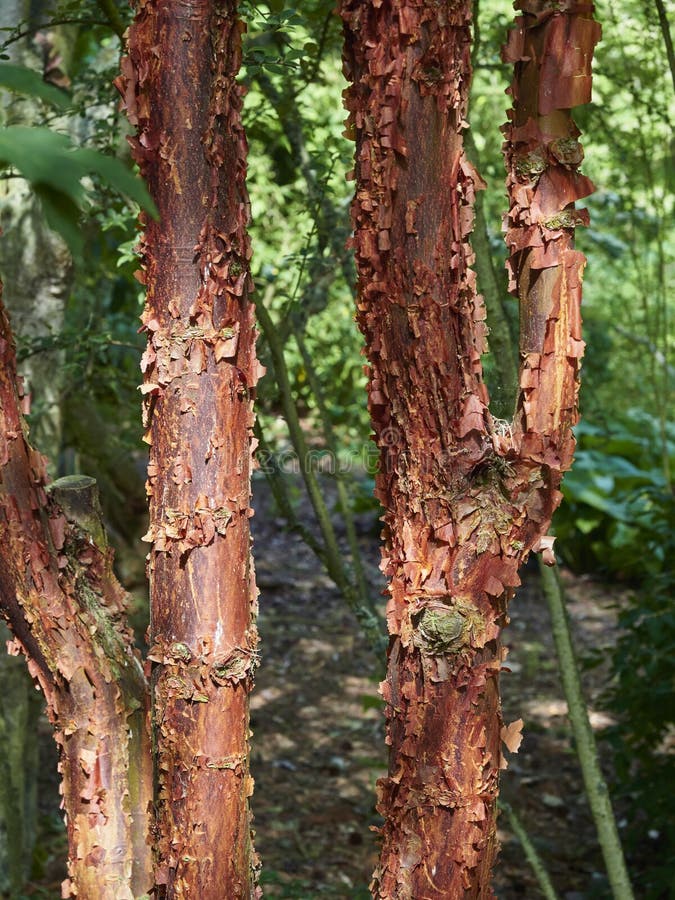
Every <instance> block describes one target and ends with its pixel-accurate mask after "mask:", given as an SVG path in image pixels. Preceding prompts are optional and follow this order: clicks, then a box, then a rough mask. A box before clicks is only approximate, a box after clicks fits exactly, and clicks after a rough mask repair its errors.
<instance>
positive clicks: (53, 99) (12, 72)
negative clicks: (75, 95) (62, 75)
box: [0, 62, 71, 110]
mask: <svg viewBox="0 0 675 900" xmlns="http://www.w3.org/2000/svg"><path fill="white" fill-rule="evenodd" d="M0 87H3V88H6V89H7V90H10V91H14V92H15V93H18V94H25V95H27V96H29V97H37V98H39V99H40V100H44V101H45V102H46V103H51V104H52V105H53V106H55V107H56V108H57V109H61V110H65V109H68V107H69V106H70V103H71V101H70V97H69V96H68V94H66V93H65V92H64V91H61V90H59V88H57V87H54V85H53V84H47V82H46V81H44V79H43V78H41V77H40V75H39V73H38V72H35V71H34V70H33V69H29V68H27V67H26V66H15V65H13V64H12V63H7V62H0Z"/></svg>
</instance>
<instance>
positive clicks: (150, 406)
mask: <svg viewBox="0 0 675 900" xmlns="http://www.w3.org/2000/svg"><path fill="white" fill-rule="evenodd" d="M241 31H242V25H241V23H240V22H239V20H238V18H237V4H236V2H229V0H199V2H194V3H191V4H181V3H172V2H170V0H148V2H141V3H139V4H138V11H137V15H136V19H135V22H134V24H133V26H132V27H131V29H130V31H129V37H128V51H129V56H128V58H127V59H126V60H124V61H123V64H122V72H123V77H122V78H121V79H120V80H119V82H118V87H119V89H120V91H121V93H122V95H123V98H124V101H123V102H124V105H125V107H126V110H127V114H128V116H129V120H130V121H131V123H132V124H133V125H135V126H136V129H137V137H135V138H134V139H132V141H131V143H132V149H133V153H134V157H135V159H136V160H137V162H138V163H139V165H140V167H141V171H142V173H143V175H144V176H145V178H146V180H147V183H148V186H149V189H150V192H151V194H152V197H153V199H154V201H155V203H156V205H157V208H158V210H159V213H160V220H159V221H158V222H148V223H146V229H145V233H144V237H143V241H142V259H143V270H142V273H141V275H140V277H141V280H142V281H143V282H144V283H145V284H146V285H147V302H146V307H145V311H144V313H143V316H142V322H143V330H144V331H145V332H146V333H147V335H148V345H147V349H146V351H145V354H144V356H143V360H142V368H143V371H144V383H143V385H142V387H141V391H142V393H143V395H144V420H145V425H146V428H147V433H146V440H147V442H148V443H149V445H150V460H149V464H148V482H147V489H148V496H149V500H150V528H149V531H148V534H147V535H146V540H147V541H149V542H150V544H151V549H150V555H149V558H148V559H149V563H148V570H149V576H150V590H151V601H150V605H151V626H150V643H151V650H150V653H149V660H150V662H151V663H152V685H153V692H154V700H153V703H154V733H155V741H156V761H155V769H156V773H157V775H156V777H157V792H156V813H157V818H156V826H155V832H156V833H155V853H156V867H155V872H156V874H155V879H156V883H157V888H158V891H159V896H163V897H199V898H201V900H209V898H214V900H222V898H223V897H228V898H236V897H247V898H248V897H252V896H258V894H259V891H258V889H257V888H256V866H257V861H256V858H255V855H254V853H253V850H252V845H251V837H250V825H251V822H250V812H249V805H248V798H249V796H250V794H251V792H252V789H253V780H252V778H251V776H250V774H249V766H248V728H249V726H248V702H249V691H250V688H251V686H252V680H253V671H254V668H255V666H256V663H257V659H258V650H257V644H258V636H257V631H256V628H255V621H254V619H255V613H256V606H257V590H256V587H255V578H254V573H253V566H252V562H251V556H250V534H249V517H250V516H251V514H252V512H251V509H250V506H249V501H250V472H251V466H252V450H253V440H252V436H251V435H252V432H251V429H252V425H253V410H252V403H253V396H254V392H255V386H256V383H257V381H258V377H259V375H260V374H261V367H260V366H259V364H258V362H257V360H256V355H255V327H254V313H253V307H252V305H251V303H250V302H249V298H248V295H249V292H250V290H251V287H252V281H251V276H250V272H249V259H250V255H251V250H250V243H249V238H248V236H247V233H246V226H247V224H248V219H249V204H248V197H247V193H246V187H245V174H246V152H247V147H246V140H245V137H244V132H243V128H242V125H241V118H240V109H241V95H242V90H241V88H240V87H239V86H238V85H237V84H236V82H235V77H236V75H237V72H238V69H239V66H240V62H241V41H240V38H241Z"/></svg>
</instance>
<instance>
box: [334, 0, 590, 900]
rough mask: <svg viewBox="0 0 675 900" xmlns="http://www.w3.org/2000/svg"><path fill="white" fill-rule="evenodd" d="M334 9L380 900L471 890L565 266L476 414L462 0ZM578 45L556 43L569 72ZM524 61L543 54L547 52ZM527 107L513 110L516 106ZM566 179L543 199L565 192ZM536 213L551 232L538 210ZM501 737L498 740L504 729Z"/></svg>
mask: <svg viewBox="0 0 675 900" xmlns="http://www.w3.org/2000/svg"><path fill="white" fill-rule="evenodd" d="M557 9H558V7H556V10H557ZM340 12H341V15H342V17H343V19H344V21H345V68H346V74H347V77H348V78H349V79H350V81H351V82H352V84H351V87H350V88H349V90H348V91H347V93H346V105H347V108H348V110H349V112H350V116H349V120H348V134H350V135H351V136H352V137H354V138H355V140H356V166H355V178H356V195H355V199H354V203H353V207H352V215H353V219H354V225H355V237H354V243H355V250H356V261H357V267H358V275H359V284H358V321H359V324H360V327H361V329H362V331H363V333H364V335H365V338H366V353H367V356H368V361H369V376H370V379H369V407H370V413H371V418H372V422H373V427H374V431H375V436H376V439H377V442H378V445H379V448H380V472H379V474H378V477H377V489H376V492H377V495H378V497H379V499H380V500H381V502H382V504H383V506H384V507H385V532H384V536H385V547H384V551H383V562H382V568H383V571H384V572H385V574H386V575H387V577H388V579H389V594H390V597H389V602H388V606H387V619H388V625H389V631H390V634H391V643H390V652H389V667H388V676H387V680H386V682H384V683H383V694H384V697H385V699H386V701H387V742H388V744H389V745H390V759H389V774H388V776H387V777H386V778H384V779H383V780H382V781H381V782H380V784H379V802H378V809H379V811H380V812H381V813H382V815H383V816H384V818H385V823H384V826H383V828H382V852H381V857H380V863H379V866H378V868H377V870H376V872H375V876H374V881H373V885H372V889H373V894H374V896H375V897H378V898H415V900H420V898H425V900H427V898H439V900H440V898H458V897H481V898H484V897H490V896H492V891H491V888H490V873H491V868H492V864H493V860H494V856H495V852H496V848H497V841H496V826H495V816H496V808H495V807H496V797H497V790H498V773H499V768H500V766H503V764H504V763H503V760H502V755H501V751H500V736H501V733H502V722H501V714H500V705H499V689H498V676H499V671H500V668H501V665H502V661H503V658H504V653H503V651H502V649H501V648H500V644H499V640H500V631H501V628H502V626H503V625H504V624H506V621H507V617H506V605H507V601H508V599H509V598H510V596H511V595H512V593H513V589H514V588H515V587H516V586H517V585H518V584H519V577H518V568H519V566H520V565H521V564H522V562H523V561H524V560H525V558H526V557H527V555H528V553H529V552H530V550H532V549H539V548H540V547H542V546H543V544H545V543H546V542H545V541H544V538H545V535H546V532H547V530H548V527H549V524H550V519H551V515H552V513H553V510H554V509H555V507H556V506H557V504H558V503H559V500H560V493H559V491H558V486H559V483H560V479H561V477H562V472H563V471H564V470H565V469H566V468H567V467H569V465H570V463H571V457H572V448H573V438H572V435H571V431H570V429H571V426H572V425H573V424H574V421H575V420H576V394H577V380H576V375H577V361H578V355H579V351H580V346H579V344H578V343H577V339H578V338H577V336H578V322H579V318H578V306H575V304H578V299H579V296H580V295H579V289H578V288H579V285H580V274H579V263H578V259H577V257H573V258H572V259H570V260H569V266H568V267H566V268H564V272H565V273H566V276H565V277H567V278H568V283H572V286H571V287H570V289H569V290H567V289H562V288H560V289H558V288H557V287H556V286H557V285H559V284H560V283H561V279H560V278H558V279H555V278H550V276H548V275H546V276H545V277H544V278H543V279H540V280H539V281H538V282H536V281H535V284H533V285H532V287H529V286H528V289H527V291H526V294H525V298H524V303H523V316H522V334H523V336H524V337H523V340H525V341H526V342H527V344H526V346H527V351H525V350H524V349H523V355H522V367H521V374H520V385H521V400H520V404H519V409H518V414H517V416H516V420H515V422H514V423H506V422H501V421H498V420H493V418H492V417H491V416H490V413H489V411H488V397H487V392H486V389H485V386H484V384H483V380H482V370H481V362H480V355H481V353H482V352H483V350H484V338H485V332H486V329H485V324H484V321H483V320H484V318H485V313H484V308H483V303H482V298H481V297H480V296H479V295H477V293H476V286H475V275H474V273H473V272H472V270H471V268H470V265H471V263H472V252H471V248H470V246H469V242H468V235H469V233H470V231H471V229H472V224H473V210H472V206H473V200H474V194H475V190H476V189H477V188H479V187H481V182H480V178H479V176H478V175H477V173H476V172H475V170H474V169H473V167H472V166H471V165H470V164H469V162H468V161H467V159H466V156H465V154H464V149H463V141H462V131H463V129H464V128H465V127H466V122H465V114H466V104H467V96H468V90H469V81H470V75H471V72H470V56H469V48H470V31H469V26H470V20H471V3H470V2H468V0H464V2H458V3H455V4H452V5H450V6H449V5H447V4H438V3H435V2H432V0H418V2H406V0H398V2H394V0H382V2H379V3H368V2H363V0H343V2H342V4H341V6H340ZM570 15H572V16H573V15H574V13H568V12H567V11H564V10H563V11H562V12H554V11H550V12H549V13H548V14H546V15H543V16H542V17H541V18H542V20H543V21H548V20H549V19H550V17H553V18H554V19H556V17H562V19H563V20H564V21H565V22H567V20H568V18H569V16H570ZM547 46H548V45H547ZM555 46H557V44H556V45H555ZM585 46H586V45H585ZM586 49H590V50H592V43H590V45H589V47H587V48H586ZM551 52H552V51H551ZM587 58H588V57H587V56H584V65H585V64H586V60H587ZM575 59H576V60H577V63H578V61H579V57H575ZM577 63H571V66H572V68H571V69H570V61H569V60H566V61H565V65H566V66H567V69H566V71H570V72H571V76H572V77H575V75H576V69H574V65H575V64H577ZM538 66H539V67H541V66H548V67H549V68H547V69H546V72H547V73H548V72H549V71H555V66H553V67H552V68H551V62H550V55H549V56H546V55H545V56H544V59H543V60H539V63H538ZM538 71H539V68H537V72H538ZM537 77H538V76H537ZM548 77H549V75H548V74H547V75H546V76H545V78H548ZM518 98H519V102H520V94H518ZM559 99H560V98H558V97H556V102H558V100H559ZM564 99H565V100H567V95H565V96H564ZM553 115H554V116H555V115H557V113H555V112H554V113H553ZM523 116H524V125H525V126H526V123H527V122H529V121H530V120H531V118H532V113H530V112H525V113H523ZM567 171H568V170H567V169H565V172H567ZM559 174H560V173H559V171H558V170H556V173H555V174H554V175H553V177H552V180H551V191H552V192H555V191H557V190H558V187H559V185H560V178H559V177H558V176H559ZM565 183H566V182H565ZM511 186H512V187H513V185H512V184H511ZM563 195H564V196H565V198H566V199H565V200H564V202H563V203H562V206H559V207H557V208H556V209H555V213H559V212H560V210H561V209H563V207H564V206H565V205H566V204H567V202H568V201H569V197H568V193H565V191H563ZM556 196H557V195H556ZM577 196H579V194H577ZM551 202H552V201H551ZM555 205H556V204H555V203H552V206H553V207H555ZM552 206H551V204H550V203H549V205H548V206H547V207H546V209H547V211H549V210H550V209H551V208H552ZM550 215H551V216H552V215H554V213H553V212H551V213H550ZM565 221H566V222H567V220H565ZM514 227H515V226H514ZM544 227H545V228H546V229H548V230H547V231H546V235H547V237H548V235H549V232H550V231H551V228H552V227H553V223H552V222H550V221H548V222H547V224H545V225H544ZM569 227H570V226H569V225H568V224H564V225H562V226H561V228H560V229H557V231H556V233H558V232H559V233H564V234H567V233H568V228H569ZM554 239H555V238H554ZM570 252H573V251H570ZM529 284H530V283H529V282H528V285H529ZM537 284H538V287H537ZM555 297H557V298H558V301H556V300H555ZM540 316H543V319H541V320H540ZM551 335H553V337H551ZM551 347H552V348H553V349H550V348H551ZM535 362H536V363H537V365H538V366H539V368H537V369H535ZM535 371H536V373H537V377H538V378H539V381H537V386H536V387H535V388H534V389H533V387H532V382H533V378H534V375H533V372H535ZM503 733H504V736H505V738H507V739H508V740H509V742H510V743H511V744H512V745H513V743H514V742H513V728H512V729H511V730H506V731H504V732H503Z"/></svg>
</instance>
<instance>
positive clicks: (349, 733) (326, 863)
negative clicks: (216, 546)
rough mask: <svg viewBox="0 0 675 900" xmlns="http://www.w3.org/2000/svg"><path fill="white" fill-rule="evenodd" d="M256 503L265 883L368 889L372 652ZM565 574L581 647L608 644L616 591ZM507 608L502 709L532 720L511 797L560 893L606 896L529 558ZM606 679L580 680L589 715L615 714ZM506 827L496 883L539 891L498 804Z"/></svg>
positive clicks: (326, 584)
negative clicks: (600, 703)
mask: <svg viewBox="0 0 675 900" xmlns="http://www.w3.org/2000/svg"><path fill="white" fill-rule="evenodd" d="M256 509H257V512H256V516H255V519H254V533H255V548H256V554H255V555H256V559H257V563H256V565H257V573H258V584H259V586H260V592H261V597H260V629H261V633H262V635H263V664H262V667H261V669H260V670H259V672H258V676H257V687H256V691H255V695H254V698H253V731H254V737H253V748H254V749H253V762H252V766H253V773H254V776H255V779H256V791H255V795H254V800H253V809H254V812H255V825H256V831H257V838H256V845H257V848H258V850H259V851H260V854H261V856H262V859H263V864H264V869H263V872H264V876H263V883H264V887H265V895H266V896H269V897H285V898H303V900H304V898H307V900H310V898H315V897H335V898H345V900H346V898H367V897H369V896H370V894H369V892H368V890H367V885H368V881H369V879H370V875H371V872H372V870H373V867H374V864H375V861H376V858H377V835H376V833H375V832H374V830H373V829H374V828H376V827H377V824H378V816H377V813H376V812H375V809H374V803H373V798H374V786H375V782H376V780H377V778H378V777H379V776H380V775H381V774H382V773H383V772H384V768H385V765H386V755H385V747H384V740H383V739H384V727H383V716H382V710H381V706H380V704H379V702H378V693H377V681H378V679H377V677H376V676H375V675H374V671H375V670H376V665H377V664H376V660H375V659H374V657H373V654H372V652H371V650H370V649H369V647H368V646H367V645H366V643H365V641H364V640H363V638H362V637H361V636H360V634H359V631H358V627H357V626H356V624H355V621H354V619H353V617H352V615H351V613H350V612H349V610H348V609H347V608H346V606H345V603H344V601H343V600H342V598H341V597H340V596H339V594H338V593H337V591H336V590H335V588H334V586H333V584H332V582H331V581H330V580H329V579H328V578H327V576H326V575H325V574H324V572H323V570H322V568H321V566H320V565H319V564H318V562H317V560H316V558H315V557H314V555H313V553H312V552H311V550H309V549H308V547H307V546H306V545H305V544H304V543H303V542H302V540H301V539H300V538H298V537H296V536H294V535H292V534H291V533H289V532H288V530H286V528H285V526H284V522H283V520H281V519H279V518H278V517H277V516H276V515H275V512H274V509H273V506H272V504H271V503H270V502H269V501H268V499H267V496H266V494H265V492H264V491H260V492H259V495H258V500H257V504H256ZM304 514H306V515H309V511H307V510H303V516H304ZM361 525H362V526H363V527H362V534H361V544H362V549H363V552H364V556H365V559H366V561H367V566H368V574H369V578H370V583H371V585H372V589H373V591H374V592H377V593H379V592H380V591H381V590H382V588H383V584H382V581H381V576H380V574H379V571H378V565H377V564H378V562H379V539H378V535H377V527H376V526H375V527H373V525H374V522H373V520H372V519H370V520H368V519H365V520H363V521H362V522H361ZM565 581H566V587H567V592H568V601H569V611H570V616H571V621H572V625H573V628H574V634H575V639H576V643H577V647H578V650H579V652H580V653H581V655H585V654H586V652H587V651H588V650H589V649H590V648H596V649H597V648H602V647H603V646H610V645H611V644H612V643H613V641H614V638H615V633H614V631H615V626H614V622H615V612H616V601H617V599H618V595H617V592H616V590H612V589H610V588H607V587H606V586H603V585H601V584H597V583H594V582H592V581H589V580H586V579H579V578H574V577H572V576H571V575H570V574H569V573H566V574H565ZM511 620H512V621H511V625H510V627H509V629H508V630H507V632H506V635H505V642H506V644H507V645H508V646H509V648H510V654H509V658H508V660H507V665H508V667H509V668H510V670H511V672H510V673H505V674H504V676H503V677H502V691H503V703H504V718H505V721H506V722H512V721H514V720H515V719H518V718H521V717H522V718H523V719H524V721H525V726H524V729H523V731H524V740H523V743H522V745H521V748H520V751H519V753H518V754H517V755H510V760H509V768H508V770H507V772H505V773H504V777H503V781H502V796H503V797H504V798H505V799H506V800H507V801H508V802H509V804H510V806H511V807H512V808H513V809H514V810H515V811H516V812H517V815H518V817H519V818H520V820H521V822H522V824H523V825H524V826H525V828H526V829H527V831H528V832H529V834H530V837H531V839H532V841H533V842H534V844H535V846H536V847H537V849H538V851H539V852H540V854H541V856H542V857H543V858H544V859H545V862H546V865H547V868H548V869H549V872H550V875H551V878H552V879H553V882H554V884H555V886H556V889H557V891H558V893H559V896H560V897H562V898H564V900H582V898H590V897H601V896H603V895H604V896H608V894H606V892H605V890H604V889H603V881H602V875H601V874H600V873H602V872H603V866H602V862H601V859H600V854H599V851H598V849H597V843H596V840H595V833H594V829H593V825H592V821H591V819H590V816H589V813H588V809H587V805H586V800H585V796H584V794H583V790H582V783H581V775H580V772H579V768H578V764H577V760H576V756H575V755H574V752H573V749H572V739H571V735H570V728H569V723H568V719H567V715H566V704H565V701H564V699H563V695H562V690H561V687H560V682H559V678H558V673H557V665H556V658H555V653H554V651H553V644H552V637H551V633H550V622H549V616H548V610H547V607H546V603H545V601H544V599H543V597H542V596H541V593H540V591H539V587H538V579H537V570H536V567H534V568H533V569H532V570H531V571H528V572H526V574H525V579H524V586H523V587H522V588H521V589H520V590H519V591H518V594H517V596H516V598H515V600H514V601H513V604H512V607H511ZM604 677H605V673H603V670H602V668H601V667H600V668H595V669H594V670H593V672H592V673H591V674H590V676H589V677H588V678H586V682H587V685H586V687H587V690H588V696H589V699H590V707H591V719H592V723H593V725H594V726H595V727H601V726H602V725H604V724H606V723H607V719H606V717H605V716H603V714H601V713H599V712H597V711H596V710H595V709H594V703H595V700H596V698H597V697H598V695H599V693H600V691H601V689H602V687H603V678H604ZM499 837H500V840H501V845H502V850H501V854H500V858H499V863H498V866H497V870H496V877H495V890H496V893H497V896H498V897H499V898H500V900H515V898H536V897H538V896H541V892H540V891H539V889H538V886H537V882H536V879H535V877H534V875H533V873H532V870H531V868H530V866H529V864H528V863H527V861H526V859H525V856H524V853H523V849H522V847H521V845H520V844H519V842H518V841H517V840H516V838H515V837H514V835H513V832H512V831H511V829H510V827H509V824H508V822H507V821H506V816H505V815H503V814H502V815H501V817H500V828H499Z"/></svg>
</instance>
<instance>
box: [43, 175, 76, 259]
mask: <svg viewBox="0 0 675 900" xmlns="http://www.w3.org/2000/svg"><path fill="white" fill-rule="evenodd" d="M34 190H35V194H36V195H37V197H39V199H40V204H41V206H42V211H43V212H44V214H45V219H46V220H47V224H48V225H49V227H50V228H51V229H52V231H56V233H57V234H60V235H61V237H62V238H63V240H64V241H65V242H66V244H67V245H68V249H69V250H70V252H71V254H72V256H73V257H74V258H75V259H80V258H81V257H82V249H83V246H84V240H83V238H82V232H81V229H80V209H79V207H78V206H77V204H76V203H74V202H73V200H72V199H71V198H70V197H68V196H67V195H66V194H64V193H62V192H61V191H56V190H54V188H53V187H51V186H50V185H48V184H36V185H34Z"/></svg>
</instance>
